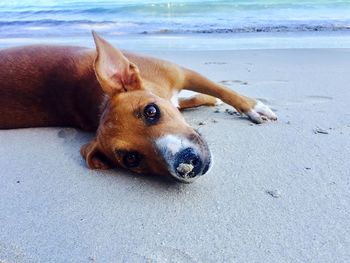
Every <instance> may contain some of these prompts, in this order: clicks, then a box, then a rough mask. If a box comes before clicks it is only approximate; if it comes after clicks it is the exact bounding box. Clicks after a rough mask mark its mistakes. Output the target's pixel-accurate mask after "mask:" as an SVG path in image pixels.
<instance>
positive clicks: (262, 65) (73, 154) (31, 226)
mask: <svg viewBox="0 0 350 263" xmlns="http://www.w3.org/2000/svg"><path fill="white" fill-rule="evenodd" d="M153 54H154V55H157V56H160V57H163V58H167V59H171V60H174V61H177V62H178V63H180V64H182V65H186V66H188V67H190V68H193V69H195V70H197V71H200V72H202V73H203V74H206V75H207V76H208V77H210V78H212V79H214V80H216V81H223V80H225V81H226V84H227V85H230V87H233V88H235V89H236V90H237V91H240V92H242V93H244V94H246V95H249V96H253V97H257V98H262V99H263V101H264V102H266V103H267V104H269V105H270V106H271V107H272V108H273V109H275V110H276V113H277V114H278V116H279V120H278V122H275V123H269V124H264V125H252V124H251V123H250V122H249V121H247V120H246V119H244V118H241V117H239V116H236V115H234V114H233V115H230V114H228V113H227V112H225V109H226V108H227V106H225V105H224V106H221V107H220V112H219V113H215V112H214V111H215V108H200V109H196V110H189V111H187V112H186V113H185V117H186V119H187V120H188V121H189V122H190V123H191V124H192V125H193V126H195V127H197V128H198V129H199V131H200V132H201V133H202V134H203V135H204V136H205V137H206V138H207V140H208V142H209V145H210V147H211V150H212V152H213V154H214V158H215V165H214V167H213V169H212V170H211V172H210V174H208V175H206V176H204V177H203V178H200V179H199V180H197V181H196V182H195V183H193V184H189V185H188V184H179V183H175V182H173V181H167V180H161V179H159V178H151V177H140V176H135V175H132V174H129V173H126V172H121V171H103V172H101V171H91V170H88V169H87V168H86V167H85V164H84V162H83V160H82V158H81V157H80V155H79V148H80V145H82V144H83V143H85V142H86V141H88V139H89V138H90V136H91V135H89V134H85V133H82V132H80V131H76V130H74V129H67V128H43V129H26V130H9V131H0V145H1V146H0V168H1V172H0V211H1V213H0V262H317V263H320V262H349V261H350V161H349V160H350V157H349V156H350V110H349V103H350V50H345V49H344V50H311V49H310V50H269V51H264V50H261V51H230V52H224V51H220V52H213V51H209V52H158V53H155V52H154V53H153ZM213 120H215V121H217V122H215V121H213ZM199 122H204V123H205V125H198V123H199ZM317 128H320V129H322V130H326V131H328V134H323V133H315V132H314V131H315V129H317ZM167 260H168V261H167Z"/></svg>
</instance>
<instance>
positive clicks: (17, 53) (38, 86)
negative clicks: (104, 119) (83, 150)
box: [0, 46, 101, 129]
mask: <svg viewBox="0 0 350 263" xmlns="http://www.w3.org/2000/svg"><path fill="white" fill-rule="evenodd" d="M92 60H93V57H92V56H91V55H88V50H87V49H84V48H79V47H60V46H27V47H21V48H11V49H4V50H1V51H0V112H1V115H0V128H2V129H9V128H25V127H35V126H67V125H69V126H78V127H80V128H87V129H93V128H94V126H97V118H93V119H91V118H92V116H97V115H98V108H97V105H99V103H93V102H94V100H100V99H101V98H100V96H99V95H100V94H99V92H98V90H99V89H98V88H97V89H96V87H98V83H97V81H96V77H95V74H94V71H93V68H92ZM89 89H90V90H89ZM91 89H94V90H93V91H91ZM94 105H96V106H94ZM85 125H88V126H91V127H84V126H85Z"/></svg>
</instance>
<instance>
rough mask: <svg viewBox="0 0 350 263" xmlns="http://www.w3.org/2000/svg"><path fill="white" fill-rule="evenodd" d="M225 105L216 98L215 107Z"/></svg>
mask: <svg viewBox="0 0 350 263" xmlns="http://www.w3.org/2000/svg"><path fill="white" fill-rule="evenodd" d="M222 104H224V102H223V101H222V100H220V99H218V98H216V102H215V106H219V105H222Z"/></svg>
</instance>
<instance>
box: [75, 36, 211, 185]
mask: <svg viewBox="0 0 350 263" xmlns="http://www.w3.org/2000/svg"><path fill="white" fill-rule="evenodd" d="M93 35H94V40H95V44H96V50H97V52H96V59H95V62H94V67H95V73H96V77H97V80H98V81H99V83H100V86H101V88H102V89H103V91H104V93H105V94H106V98H107V99H106V102H105V104H104V105H103V112H102V115H101V118H100V123H99V127H98V130H97V135H96V138H95V139H94V140H93V141H91V142H90V143H89V144H86V145H84V146H83V147H82V149H81V153H82V155H83V156H84V158H85V159H86V162H87V165H88V166H89V167H90V168H92V169H103V168H105V169H106V168H111V167H113V166H114V167H123V168H126V169H129V170H131V171H133V172H137V173H142V174H159V175H171V176H173V177H175V178H176V179H178V180H180V181H182V182H192V181H193V180H194V179H195V178H197V177H198V176H200V175H203V174H205V173H206V172H207V171H208V170H209V167H210V165H211V154H210V151H209V149H208V146H207V144H206V142H205V141H204V140H203V138H202V137H201V136H200V135H199V134H198V133H197V132H196V131H195V130H193V129H192V128H191V127H190V126H189V125H188V124H187V123H186V122H185V120H184V118H183V117H182V115H181V114H180V112H179V110H178V109H177V108H176V107H174V106H173V105H172V104H171V103H170V102H169V101H167V100H164V99H162V98H160V97H158V96H156V95H154V94H152V93H151V92H149V91H148V90H147V89H145V87H144V84H143V82H142V79H141V76H140V73H139V70H138V68H137V66H136V65H134V64H133V63H131V62H130V61H129V60H128V59H127V58H126V57H125V56H124V55H123V54H122V53H121V52H120V51H119V50H118V49H115V48H113V47H112V46H111V45H110V44H109V43H108V42H107V41H105V40H104V39H102V38H101V37H99V36H98V35H97V34H96V33H93Z"/></svg>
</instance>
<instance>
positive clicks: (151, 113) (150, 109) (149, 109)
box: [143, 103, 160, 124]
mask: <svg viewBox="0 0 350 263" xmlns="http://www.w3.org/2000/svg"><path fill="white" fill-rule="evenodd" d="M143 114H144V116H145V119H146V122H147V123H148V124H155V123H157V122H158V120H159V118H160V110H159V108H158V106H157V105H156V104H154V103H151V104H148V105H147V106H146V107H145V109H144V110H143Z"/></svg>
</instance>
